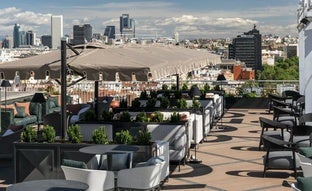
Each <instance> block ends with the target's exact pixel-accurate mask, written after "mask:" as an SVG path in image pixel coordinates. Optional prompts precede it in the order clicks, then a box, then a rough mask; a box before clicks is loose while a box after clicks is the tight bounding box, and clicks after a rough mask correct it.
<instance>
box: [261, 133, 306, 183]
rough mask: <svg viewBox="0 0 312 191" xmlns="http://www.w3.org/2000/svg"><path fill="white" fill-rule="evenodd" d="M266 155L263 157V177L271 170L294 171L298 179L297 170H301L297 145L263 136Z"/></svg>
mask: <svg viewBox="0 0 312 191" xmlns="http://www.w3.org/2000/svg"><path fill="white" fill-rule="evenodd" d="M262 140H263V145H264V148H265V149H266V151H267V152H266V154H265V155H264V156H263V164H264V170H263V177H265V176H266V172H267V170H269V169H274V170H293V171H294V176H295V177H297V169H299V168H300V159H299V157H297V156H296V150H297V149H296V148H297V147H296V144H294V143H292V142H287V141H283V140H280V139H277V138H274V137H271V136H268V135H262Z"/></svg>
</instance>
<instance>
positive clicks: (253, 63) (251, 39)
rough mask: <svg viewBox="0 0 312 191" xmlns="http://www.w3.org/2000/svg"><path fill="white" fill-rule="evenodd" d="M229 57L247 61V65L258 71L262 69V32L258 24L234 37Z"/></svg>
mask: <svg viewBox="0 0 312 191" xmlns="http://www.w3.org/2000/svg"><path fill="white" fill-rule="evenodd" d="M229 58H230V59H236V60H240V61H242V62H245V63H246V66H247V67H249V68H252V69H253V70H255V72H256V73H257V70H261V69H262V57H261V34H260V33H259V30H257V29H256V25H254V28H253V29H252V30H250V31H248V32H245V33H244V34H242V35H238V36H237V37H236V38H234V39H233V42H232V44H231V45H230V46H229Z"/></svg>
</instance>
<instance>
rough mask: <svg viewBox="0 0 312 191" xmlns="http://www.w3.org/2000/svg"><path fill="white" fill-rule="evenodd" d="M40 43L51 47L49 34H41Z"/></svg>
mask: <svg viewBox="0 0 312 191" xmlns="http://www.w3.org/2000/svg"><path fill="white" fill-rule="evenodd" d="M41 43H42V45H43V46H48V47H49V48H51V47H52V37H51V35H42V36H41Z"/></svg>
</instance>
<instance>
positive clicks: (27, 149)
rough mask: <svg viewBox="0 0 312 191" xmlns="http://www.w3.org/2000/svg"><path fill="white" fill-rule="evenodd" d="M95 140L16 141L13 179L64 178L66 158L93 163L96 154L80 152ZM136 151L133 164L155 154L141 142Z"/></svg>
mask: <svg viewBox="0 0 312 191" xmlns="http://www.w3.org/2000/svg"><path fill="white" fill-rule="evenodd" d="M91 145H93V144H85V143H79V144H72V143H21V142H15V143H14V182H15V183H17V182H23V181H29V180H41V179H53V178H55V179H64V174H63V171H62V169H61V164H62V160H63V159H71V160H76V161H83V162H85V163H86V164H87V166H88V167H89V168H90V167H91V159H92V158H93V156H94V155H92V154H86V153H81V152H79V149H80V148H82V147H85V146H91ZM138 147H139V150H138V151H136V152H134V153H133V160H132V161H133V165H135V164H137V163H138V162H143V161H146V160H148V159H149V158H150V157H151V156H152V146H150V145H146V146H145V145H144V146H138Z"/></svg>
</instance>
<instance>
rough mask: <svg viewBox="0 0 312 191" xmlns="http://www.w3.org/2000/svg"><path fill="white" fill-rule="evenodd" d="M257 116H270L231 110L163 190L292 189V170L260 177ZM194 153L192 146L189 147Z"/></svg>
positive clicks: (6, 172)
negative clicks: (194, 160)
mask: <svg viewBox="0 0 312 191" xmlns="http://www.w3.org/2000/svg"><path fill="white" fill-rule="evenodd" d="M259 116H263V117H267V118H272V114H268V112H267V110H265V109H236V108H235V109H230V110H228V111H227V112H226V114H225V116H224V117H223V119H222V126H221V123H219V124H218V126H220V127H219V128H218V129H217V128H214V129H213V130H212V131H211V133H210V135H209V136H208V137H207V138H206V140H205V142H204V143H202V144H200V145H199V147H198V148H197V158H198V159H199V160H202V163H200V164H191V163H187V164H186V165H184V166H183V165H181V170H180V172H179V170H178V168H177V167H175V166H171V170H172V172H171V175H170V177H169V180H168V182H166V183H165V184H164V185H163V186H162V190H172V191H174V190H189V191H193V190H194V191H196V190H198V191H202V190H212V191H225V190H231V191H232V190H233V191H235V190H239V191H242V190H244V191H247V190H248V191H258V190H267V191H269V190H279V191H282V190H291V188H290V184H291V183H293V182H295V178H294V176H293V171H287V170H268V171H267V176H266V178H263V177H262V172H263V162H262V160H263V159H262V156H263V155H264V154H265V152H264V151H258V144H259V135H260V130H261V129H260V126H259V121H258V119H259ZM191 154H192V155H194V149H192V150H191ZM12 177H13V165H12V163H11V161H5V160H0V191H2V190H5V187H6V186H7V184H10V183H12Z"/></svg>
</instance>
